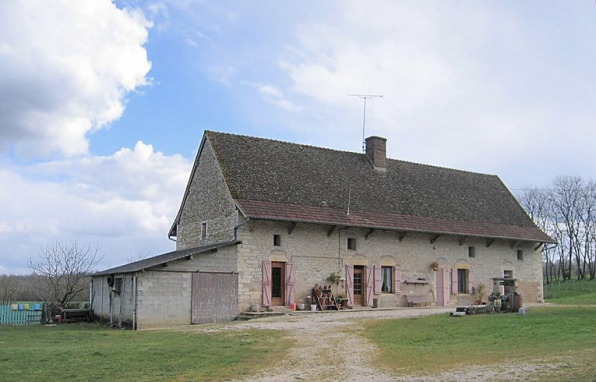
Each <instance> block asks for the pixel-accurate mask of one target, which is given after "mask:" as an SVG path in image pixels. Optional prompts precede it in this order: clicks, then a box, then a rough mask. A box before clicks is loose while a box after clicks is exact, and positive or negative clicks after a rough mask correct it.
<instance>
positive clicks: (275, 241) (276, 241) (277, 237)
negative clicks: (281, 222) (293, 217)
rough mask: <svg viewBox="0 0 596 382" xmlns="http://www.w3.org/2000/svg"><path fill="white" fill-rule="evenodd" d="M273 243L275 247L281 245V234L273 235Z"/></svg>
mask: <svg viewBox="0 0 596 382" xmlns="http://www.w3.org/2000/svg"><path fill="white" fill-rule="evenodd" d="M273 245H274V246H275V247H281V236H280V235H273Z"/></svg>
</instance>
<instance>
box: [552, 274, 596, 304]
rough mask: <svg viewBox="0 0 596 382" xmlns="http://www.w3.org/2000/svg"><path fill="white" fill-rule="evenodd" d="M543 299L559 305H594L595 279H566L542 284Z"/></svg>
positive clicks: (595, 302) (595, 294) (595, 301)
mask: <svg viewBox="0 0 596 382" xmlns="http://www.w3.org/2000/svg"><path fill="white" fill-rule="evenodd" d="M544 300H545V301H546V302H550V303H554V304H561V305H596V280H567V281H565V282H561V283H551V284H547V285H545V286H544Z"/></svg>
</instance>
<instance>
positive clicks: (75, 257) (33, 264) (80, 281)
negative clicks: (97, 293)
mask: <svg viewBox="0 0 596 382" xmlns="http://www.w3.org/2000/svg"><path fill="white" fill-rule="evenodd" d="M101 259H102V257H101V256H100V254H99V247H98V246H90V245H81V244H79V242H78V241H77V240H74V241H71V242H69V241H56V242H53V243H51V244H47V245H45V246H42V247H41V250H40V252H39V254H38V256H37V258H36V259H32V258H30V259H29V268H30V269H31V271H32V272H33V274H34V275H37V276H40V283H41V286H40V292H41V293H42V297H43V298H44V299H45V300H47V301H50V302H52V303H58V304H66V303H67V302H69V301H71V300H72V299H73V298H74V297H75V296H77V295H79V294H80V293H82V292H83V291H85V290H86V289H87V288H88V287H89V286H88V284H87V282H86V280H85V277H86V275H87V274H88V273H89V272H90V271H92V270H93V268H94V267H95V266H96V265H97V264H98V263H99V262H100V261H101Z"/></svg>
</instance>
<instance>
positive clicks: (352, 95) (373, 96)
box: [348, 94, 383, 153]
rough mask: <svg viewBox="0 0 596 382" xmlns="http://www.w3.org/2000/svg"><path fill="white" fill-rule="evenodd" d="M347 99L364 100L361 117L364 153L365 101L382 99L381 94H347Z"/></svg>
mask: <svg viewBox="0 0 596 382" xmlns="http://www.w3.org/2000/svg"><path fill="white" fill-rule="evenodd" d="M348 97H358V98H360V99H361V100H364V115H363V117H362V152H363V153H364V152H366V147H365V143H364V140H365V135H364V134H365V133H364V130H365V129H366V100H367V99H371V98H383V95H382V94H348Z"/></svg>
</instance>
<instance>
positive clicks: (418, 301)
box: [406, 296, 428, 306]
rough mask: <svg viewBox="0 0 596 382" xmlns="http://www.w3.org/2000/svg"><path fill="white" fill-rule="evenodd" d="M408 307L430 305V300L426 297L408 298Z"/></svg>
mask: <svg viewBox="0 0 596 382" xmlns="http://www.w3.org/2000/svg"><path fill="white" fill-rule="evenodd" d="M406 300H407V301H408V306H418V305H425V306H426V304H428V298H427V297H426V296H406Z"/></svg>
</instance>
